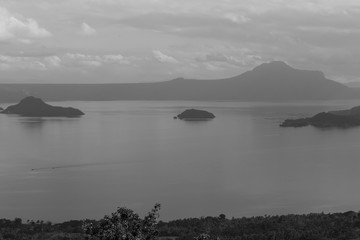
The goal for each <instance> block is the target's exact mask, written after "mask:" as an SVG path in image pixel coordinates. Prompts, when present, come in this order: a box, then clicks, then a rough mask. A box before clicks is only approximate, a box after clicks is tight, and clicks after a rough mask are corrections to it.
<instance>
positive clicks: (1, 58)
mask: <svg viewBox="0 0 360 240" xmlns="http://www.w3.org/2000/svg"><path fill="white" fill-rule="evenodd" d="M49 60H50V58H38V57H22V56H9V55H0V65H1V66H2V67H1V69H2V70H37V71H45V70H47V69H48V66H50V65H51V64H52V63H51V61H49Z"/></svg>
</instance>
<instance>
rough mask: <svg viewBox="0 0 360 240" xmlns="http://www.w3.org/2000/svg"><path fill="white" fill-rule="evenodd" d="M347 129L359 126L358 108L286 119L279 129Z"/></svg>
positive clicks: (359, 110)
mask: <svg viewBox="0 0 360 240" xmlns="http://www.w3.org/2000/svg"><path fill="white" fill-rule="evenodd" d="M309 125H310V126H314V127H317V128H330V127H338V128H349V127H355V126H360V106H358V107H354V108H351V109H348V110H340V111H330V112H322V113H318V114H316V115H314V116H312V117H309V118H299V119H286V120H285V121H284V122H282V123H281V124H280V127H305V126H309Z"/></svg>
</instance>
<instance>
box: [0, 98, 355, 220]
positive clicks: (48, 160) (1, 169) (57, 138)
mask: <svg viewBox="0 0 360 240" xmlns="http://www.w3.org/2000/svg"><path fill="white" fill-rule="evenodd" d="M53 104H55V105H61V106H73V107H77V108H80V109H81V110H83V111H84V112H85V113H86V115H85V116H83V117H81V118H27V117H19V116H8V115H0V218H14V217H21V218H23V219H43V220H51V221H64V220H69V219H84V218H100V217H102V216H103V215H105V214H108V213H110V212H112V211H114V210H116V208H117V207H119V206H127V207H129V208H131V209H134V210H135V211H136V212H139V213H140V214H144V213H145V212H147V211H148V210H150V209H151V207H152V206H153V205H154V204H155V203H156V202H159V203H161V204H162V210H161V218H162V219H163V220H170V219H176V218H185V217H200V216H210V215H211V216H214V215H215V216H216V215H219V214H220V213H224V214H226V215H227V216H228V217H232V216H234V217H241V216H252V215H265V214H287V213H308V212H322V211H324V212H337V211H347V210H356V211H357V210H360V191H359V188H360V187H359V183H360V154H359V153H360V128H352V129H347V130H343V129H327V130H319V129H316V128H313V127H306V128H297V129H293V128H280V127H279V126H278V125H279V123H280V122H281V121H282V120H284V119H285V118H289V117H302V116H311V115H312V114H315V113H318V112H321V111H326V110H336V109H344V108H348V107H352V106H356V105H360V102H354V101H352V102H350V101H341V102H302V103H290V104H276V103H273V104H270V103H267V104H264V103H239V102H141V101H121V102H120V101H119V102H57V103H53ZM4 105H5V104H4ZM4 107H5V106H4ZM191 107H196V108H200V109H205V110H208V111H211V112H213V113H214V114H215V115H216V116H217V117H216V118H215V119H214V120H212V121H206V122H186V121H181V120H174V119H173V116H174V115H176V114H179V113H180V112H182V111H183V110H185V109H187V108H191Z"/></svg>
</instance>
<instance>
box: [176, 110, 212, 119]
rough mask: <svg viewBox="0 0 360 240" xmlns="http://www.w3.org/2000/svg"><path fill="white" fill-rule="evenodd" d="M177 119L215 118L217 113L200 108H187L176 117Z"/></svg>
mask: <svg viewBox="0 0 360 240" xmlns="http://www.w3.org/2000/svg"><path fill="white" fill-rule="evenodd" d="M174 118H175V119H181V120H188V121H191V120H193V121H196V120H210V119H214V118H215V115H214V114H213V113H211V112H208V111H205V110H198V109H187V110H185V111H184V112H182V113H180V114H179V115H177V116H175V117H174Z"/></svg>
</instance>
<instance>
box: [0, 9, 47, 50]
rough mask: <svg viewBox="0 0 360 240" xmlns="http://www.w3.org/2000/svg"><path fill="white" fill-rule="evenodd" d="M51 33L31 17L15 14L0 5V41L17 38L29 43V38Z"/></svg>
mask: <svg viewBox="0 0 360 240" xmlns="http://www.w3.org/2000/svg"><path fill="white" fill-rule="evenodd" d="M49 36H51V33H50V32H49V31H48V30H46V29H45V28H42V27H40V26H39V24H38V23H37V22H36V21H35V20H34V19H32V18H24V17H22V16H21V15H15V14H13V13H11V12H9V11H8V10H7V9H6V8H3V7H0V41H10V40H14V39H15V40H19V42H25V43H29V40H28V39H29V38H43V37H49Z"/></svg>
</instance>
